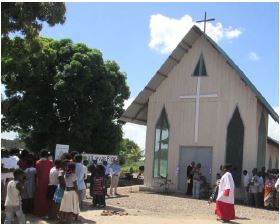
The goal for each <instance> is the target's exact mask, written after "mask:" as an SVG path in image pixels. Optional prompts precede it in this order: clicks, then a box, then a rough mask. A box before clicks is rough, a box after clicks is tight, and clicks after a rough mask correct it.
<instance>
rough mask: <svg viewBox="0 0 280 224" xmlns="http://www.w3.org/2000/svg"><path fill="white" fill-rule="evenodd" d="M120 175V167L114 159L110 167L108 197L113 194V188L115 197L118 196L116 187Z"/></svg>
mask: <svg viewBox="0 0 280 224" xmlns="http://www.w3.org/2000/svg"><path fill="white" fill-rule="evenodd" d="M120 173H121V167H120V165H119V161H118V160H116V159H115V160H113V162H112V164H111V166H110V176H111V185H110V195H112V193H113V188H114V193H115V195H119V194H118V192H117V187H118V184H119V178H120Z"/></svg>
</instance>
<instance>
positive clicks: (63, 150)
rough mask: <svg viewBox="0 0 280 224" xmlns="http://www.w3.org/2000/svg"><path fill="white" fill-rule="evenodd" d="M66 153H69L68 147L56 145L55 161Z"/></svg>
mask: <svg viewBox="0 0 280 224" xmlns="http://www.w3.org/2000/svg"><path fill="white" fill-rule="evenodd" d="M68 152H69V145H60V144H56V147H55V159H61V156H62V155H63V154H64V153H68Z"/></svg>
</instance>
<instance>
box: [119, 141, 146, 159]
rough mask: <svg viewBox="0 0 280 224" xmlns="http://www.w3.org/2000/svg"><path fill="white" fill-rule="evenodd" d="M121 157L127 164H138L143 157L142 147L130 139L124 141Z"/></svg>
mask: <svg viewBox="0 0 280 224" xmlns="http://www.w3.org/2000/svg"><path fill="white" fill-rule="evenodd" d="M119 156H120V158H121V159H122V160H124V161H125V162H126V164H128V163H133V162H137V161H139V160H140V159H141V157H142V155H141V150H140V147H139V146H138V145H137V144H136V143H135V142H134V141H132V140H129V139H128V138H125V139H123V140H122V142H121V144H120V148H119Z"/></svg>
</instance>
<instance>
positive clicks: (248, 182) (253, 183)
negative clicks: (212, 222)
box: [186, 162, 279, 209]
mask: <svg viewBox="0 0 280 224" xmlns="http://www.w3.org/2000/svg"><path fill="white" fill-rule="evenodd" d="M230 172H231V174H232V173H233V174H232V177H233V181H234V183H235V186H238V185H239V182H240V181H237V180H236V175H234V168H232V169H231V170H230ZM222 173H223V171H222V166H221V167H220V172H219V173H217V176H216V180H217V181H216V184H215V186H214V189H216V190H215V191H216V194H213V195H216V196H217V192H218V188H216V187H217V186H218V185H219V182H220V179H221V177H222ZM203 180H204V177H203V174H202V173H201V164H200V163H197V164H196V163H195V162H192V163H191V164H190V165H189V166H188V167H187V183H188V186H187V192H186V194H187V195H192V197H193V198H196V199H199V198H200V197H201V196H202V192H203V190H202V188H201V186H202V184H203V182H204V181H203ZM241 186H242V191H243V199H244V200H243V202H244V204H245V205H248V206H253V207H257V208H268V209H278V203H279V170H278V169H271V170H266V168H265V167H262V169H261V170H259V171H258V170H257V168H254V169H253V170H252V174H251V175H250V174H249V173H248V171H247V170H244V171H243V175H242V180H241ZM215 191H214V192H215ZM214 199H215V198H213V196H212V198H211V200H214Z"/></svg>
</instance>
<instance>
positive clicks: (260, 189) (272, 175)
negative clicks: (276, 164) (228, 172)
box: [242, 167, 279, 209]
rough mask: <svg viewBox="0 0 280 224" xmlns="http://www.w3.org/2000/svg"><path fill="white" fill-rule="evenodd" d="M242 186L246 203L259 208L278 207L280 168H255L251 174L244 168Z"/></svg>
mask: <svg viewBox="0 0 280 224" xmlns="http://www.w3.org/2000/svg"><path fill="white" fill-rule="evenodd" d="M242 179H243V180H242V187H243V192H244V203H245V204H246V205H249V206H254V207H257V208H262V207H264V208H268V209H278V203H279V170H278V169H271V170H266V168H265V167H262V169H261V170H259V171H258V170H257V168H254V169H253V170H252V174H251V175H250V174H249V173H248V171H247V170H243V178H242Z"/></svg>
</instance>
